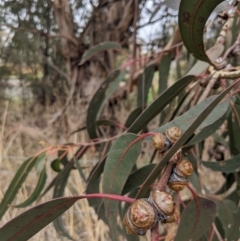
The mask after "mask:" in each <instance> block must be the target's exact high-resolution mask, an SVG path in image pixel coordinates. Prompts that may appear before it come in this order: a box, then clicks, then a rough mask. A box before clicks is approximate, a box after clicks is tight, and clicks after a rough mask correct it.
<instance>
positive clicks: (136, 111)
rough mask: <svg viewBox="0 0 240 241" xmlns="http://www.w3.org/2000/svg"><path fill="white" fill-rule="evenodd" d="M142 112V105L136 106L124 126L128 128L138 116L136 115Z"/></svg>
mask: <svg viewBox="0 0 240 241" xmlns="http://www.w3.org/2000/svg"><path fill="white" fill-rule="evenodd" d="M141 113H142V107H138V108H136V109H135V110H133V111H132V112H131V113H130V115H129V116H128V118H127V120H126V123H125V126H126V127H127V128H128V127H130V126H131V125H132V123H133V122H134V121H135V120H136V119H137V118H138V116H139V115H140V114H141Z"/></svg>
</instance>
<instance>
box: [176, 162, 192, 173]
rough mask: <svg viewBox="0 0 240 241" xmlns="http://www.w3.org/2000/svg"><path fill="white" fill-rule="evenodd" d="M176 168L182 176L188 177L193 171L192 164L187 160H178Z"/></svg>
mask: <svg viewBox="0 0 240 241" xmlns="http://www.w3.org/2000/svg"><path fill="white" fill-rule="evenodd" d="M177 170H178V171H179V172H180V173H181V174H182V175H183V176H184V177H189V176H191V175H192V173H193V165H192V163H191V162H189V161H187V160H184V159H182V160H180V161H179V162H178V163H177Z"/></svg>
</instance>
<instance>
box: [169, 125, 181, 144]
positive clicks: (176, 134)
mask: <svg viewBox="0 0 240 241" xmlns="http://www.w3.org/2000/svg"><path fill="white" fill-rule="evenodd" d="M165 135H166V136H167V138H168V139H169V140H170V141H171V142H172V143H175V142H176V141H177V140H178V139H179V138H180V136H181V135H182V131H181V130H180V129H179V128H178V127H176V126H174V127H171V128H169V129H167V130H166V131H165Z"/></svg>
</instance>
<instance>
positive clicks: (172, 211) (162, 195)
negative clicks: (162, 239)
mask: <svg viewBox="0 0 240 241" xmlns="http://www.w3.org/2000/svg"><path fill="white" fill-rule="evenodd" d="M181 135H182V132H181V130H180V129H179V128H177V127H171V128H169V129H168V130H166V132H165V133H158V134H156V135H155V136H154V137H153V145H154V146H155V148H156V149H157V150H158V151H159V152H160V153H164V152H165V151H167V150H168V149H169V148H170V147H171V146H172V145H173V144H174V143H175V142H176V141H177V140H178V139H179V138H180V136H181ZM180 157H181V155H180ZM192 172H193V166H192V164H191V163H190V162H189V161H186V160H183V159H181V158H180V160H177V162H176V165H174V166H173V169H172V173H171V175H170V177H169V180H168V186H169V188H171V189H172V190H174V191H180V190H182V189H183V188H184V187H185V186H186V183H187V177H189V176H190V175H191V174H192ZM179 217H180V213H179V211H178V210H177V207H176V204H175V202H174V200H173V198H172V196H171V195H170V194H169V193H168V192H166V191H162V190H153V191H152V192H151V194H150V197H149V198H141V199H137V200H135V201H134V202H133V203H132V204H131V205H130V206H129V208H128V209H127V211H126V213H125V216H124V218H123V225H124V227H125V228H126V231H127V233H129V234H137V235H145V234H146V232H147V230H149V229H151V228H153V227H154V226H155V224H156V223H157V222H161V223H171V222H176V221H177V220H178V219H179Z"/></svg>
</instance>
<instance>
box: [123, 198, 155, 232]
mask: <svg viewBox="0 0 240 241" xmlns="http://www.w3.org/2000/svg"><path fill="white" fill-rule="evenodd" d="M156 215H157V214H156V211H155V209H154V208H153V207H152V205H151V204H150V203H149V202H147V201H146V200H145V199H137V200H136V201H134V202H133V203H132V204H131V206H130V207H129V208H128V210H127V212H126V214H125V216H124V218H123V225H124V227H125V228H126V231H127V233H129V234H138V235H145V234H146V231H147V230H148V229H150V228H152V227H153V226H154V225H155V223H156V220H157V219H156Z"/></svg>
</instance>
